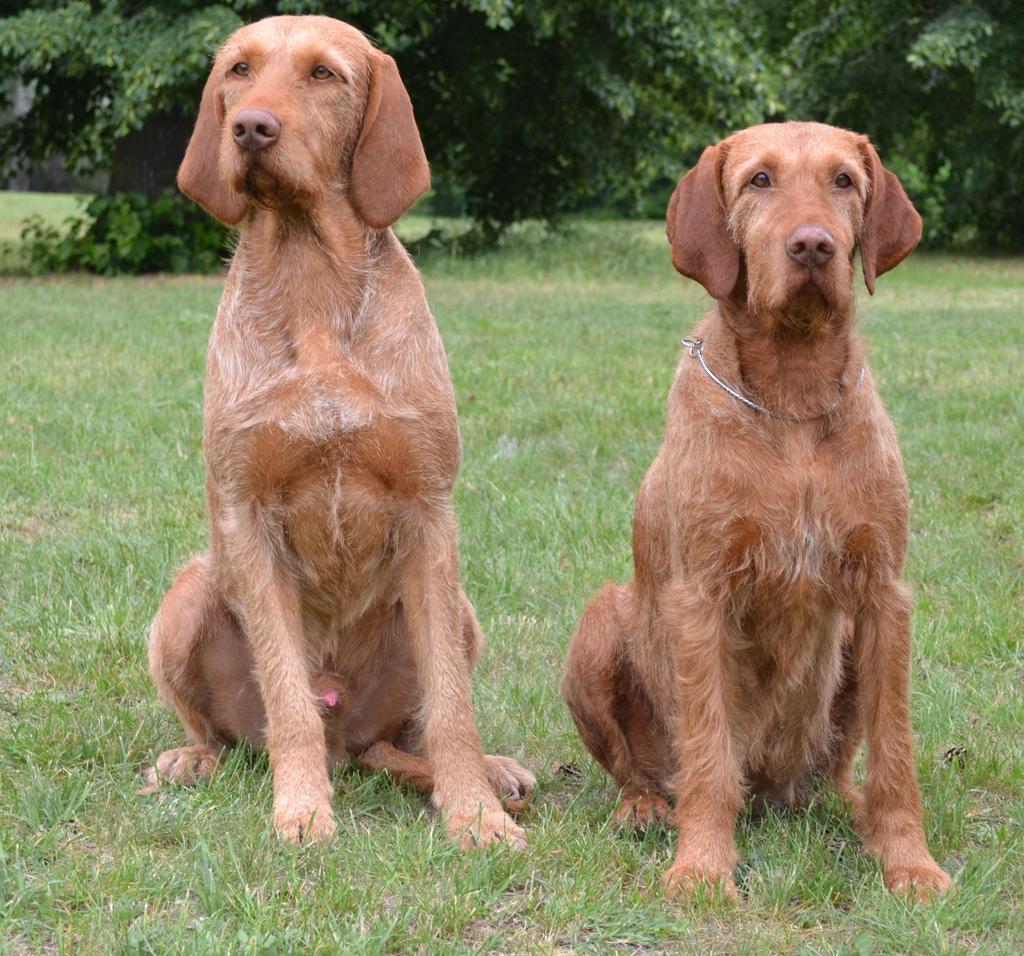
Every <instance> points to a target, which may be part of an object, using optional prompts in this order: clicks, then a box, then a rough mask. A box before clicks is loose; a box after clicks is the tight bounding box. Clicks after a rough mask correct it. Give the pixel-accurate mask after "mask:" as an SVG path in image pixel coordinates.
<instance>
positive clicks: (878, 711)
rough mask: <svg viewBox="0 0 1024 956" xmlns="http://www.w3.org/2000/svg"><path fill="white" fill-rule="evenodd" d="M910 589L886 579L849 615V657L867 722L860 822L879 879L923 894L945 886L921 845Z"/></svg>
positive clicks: (947, 881) (944, 877)
mask: <svg viewBox="0 0 1024 956" xmlns="http://www.w3.org/2000/svg"><path fill="white" fill-rule="evenodd" d="M910 630H911V629H910V595H909V593H908V591H907V588H906V586H905V585H904V584H903V583H902V582H899V581H892V582H890V583H889V584H888V585H886V586H883V587H880V588H879V589H878V590H877V592H876V593H874V594H872V595H871V602H870V603H869V604H867V605H866V606H865V607H864V608H862V609H861V611H860V613H859V615H858V618H857V633H856V636H855V658H856V662H857V682H858V686H859V687H860V688H861V693H862V695H863V697H862V706H863V712H864V719H865V723H866V726H867V737H868V762H867V781H866V784H865V787H864V801H865V812H864V817H865V819H864V821H863V825H864V828H865V831H866V832H865V836H866V839H867V843H866V848H867V850H868V852H869V853H871V854H873V855H874V856H877V857H878V858H879V859H880V860H881V861H882V876H883V878H884V880H885V885H886V886H887V887H888V888H889V889H891V890H894V891H896V892H903V893H908V892H912V893H914V894H915V895H916V896H917V898H918V899H925V898H927V897H929V896H931V895H932V894H933V893H936V892H942V891H944V890H945V889H947V888H948V887H949V884H950V879H949V877H948V876H947V875H946V874H945V873H944V872H943V871H942V870H941V869H939V867H938V865H937V864H936V863H935V860H934V859H932V855H931V853H929V851H928V844H927V842H926V840H925V835H924V821H923V816H924V814H923V810H922V807H921V793H920V790H919V789H918V785H917V774H916V772H915V769H914V752H913V739H912V730H911V724H910V643H911V634H910Z"/></svg>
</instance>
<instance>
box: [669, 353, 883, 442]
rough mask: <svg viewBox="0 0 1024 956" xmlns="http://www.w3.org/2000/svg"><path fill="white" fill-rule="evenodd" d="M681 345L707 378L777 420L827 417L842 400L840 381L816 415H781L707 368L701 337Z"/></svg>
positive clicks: (793, 422)
mask: <svg viewBox="0 0 1024 956" xmlns="http://www.w3.org/2000/svg"><path fill="white" fill-rule="evenodd" d="M681 344H682V346H683V348H685V349H686V350H687V351H688V352H689V353H690V358H695V359H696V360H697V361H698V362H700V367H701V368H702V369H704V371H705V372H706V373H707V376H708V378H710V379H711V381H712V382H714V383H715V384H716V385H717V386H718V387H719V388H721V389H722V390H723V391H724V392H728V394H730V395H731V396H732V397H733V398H735V399H736V401H738V402H742V403H743V404H744V405H746V406H747V408H752V409H753V410H754V411H755V412H761V413H762V414H764V415H767V416H768V417H769V418H774V419H775V420H776V421H779V422H788V423H789V424H791V425H798V424H800V423H802V422H814V421H817V420H818V419H820V418H827V417H828V416H829V415H831V414H832V413H833V412H834V411H835V410H836V409H837V408H838V407H839V403H840V402H841V401H842V400H843V395H844V390H843V385H842V382H840V383H839V394H838V395H837V396H836V400H835V401H834V402H833V403H832V404H831V405H829V407H828V408H826V409H825V411H823V412H818V414H817V415H807V416H806V417H803V418H796V417H794V416H792V415H783V414H782V413H781V412H776V411H772V409H770V408H765V407H764V406H763V405H758V404H757V402H755V401H752V400H751V399H749V398H747V396H746V395H744V394H743V393H742V392H741V391H739V390H738V389H735V388H733V387H732V386H731V385H730V384H729V383H728V382H723V381H722V379H720V378H719V377H718V376H717V375H716V374H715V373H714V372H712V371H711V369H710V368H708V363H707V362H706V361H705V360H704V340H703V339H683V340H682V343H681ZM865 371H866V366H863V365H862V366H861V369H860V374H859V375H858V376H857V381H856V382H854V384H853V388H852V389H851V390H850V392H851V394H852V393H853V392H855V391H856V390H857V389H858V387H859V386H860V383H861V382H863V381H864V372H865Z"/></svg>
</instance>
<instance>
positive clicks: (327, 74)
mask: <svg viewBox="0 0 1024 956" xmlns="http://www.w3.org/2000/svg"><path fill="white" fill-rule="evenodd" d="M309 75H310V76H311V77H313V79H314V80H329V79H330V78H331V77H332V76H334V73H333V72H331V71H330V70H328V69H327V67H326V66H315V67H313V72H312V73H310V74H309Z"/></svg>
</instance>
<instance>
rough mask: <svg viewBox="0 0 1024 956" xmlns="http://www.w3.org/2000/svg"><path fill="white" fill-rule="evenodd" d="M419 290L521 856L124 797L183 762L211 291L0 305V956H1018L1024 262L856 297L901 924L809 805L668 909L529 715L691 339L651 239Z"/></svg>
mask: <svg viewBox="0 0 1024 956" xmlns="http://www.w3.org/2000/svg"><path fill="white" fill-rule="evenodd" d="M423 226H424V224H423V223H422V222H419V223H416V222H414V223H412V224H411V228H413V229H417V230H421V229H422V228H423ZM3 235H5V234H4V233H3V232H2V231H0V237H2V236H3ZM421 266H422V269H423V273H424V277H425V282H426V287H427V294H428V296H429V299H430V302H431V304H432V307H433V310H434V313H435V315H436V317H437V321H438V324H439V325H440V328H441V331H442V334H443V335H444V339H445V342H446V345H447V348H448V355H449V360H450V363H451V368H452V373H453V376H454V379H455V387H456V393H457V397H458V402H459V410H460V414H461V422H462V434H463V441H464V459H463V462H464V463H463V468H462V474H461V478H460V480H459V485H458V490H457V496H456V497H457V507H458V513H459V519H460V524H461V531H462V556H463V567H464V582H465V586H466V590H467V591H468V593H469V594H470V596H471V597H472V598H473V600H474V601H475V602H476V605H477V608H478V609H479V613H480V618H481V621H482V622H483V624H484V628H485V630H486V632H487V634H488V636H489V645H488V648H487V650H486V652H485V654H484V656H483V659H482V661H481V663H480V666H479V669H478V671H477V675H476V683H475V699H476V704H477V711H478V717H479V724H480V729H481V733H482V735H483V738H484V742H485V745H486V747H487V748H488V749H489V750H491V751H495V752H501V753H510V754H513V755H515V756H517V757H518V758H519V759H520V760H522V761H523V762H524V763H526V764H527V765H528V766H530V767H531V768H533V769H534V770H535V772H536V773H537V776H538V778H539V781H540V786H539V791H538V794H537V797H536V800H535V802H534V804H533V806H532V807H531V808H530V809H529V810H528V811H527V813H526V814H525V815H524V825H525V826H526V828H527V831H528V835H529V838H530V841H531V843H530V848H529V850H527V851H526V852H524V853H522V854H519V855H516V854H514V853H512V852H509V851H507V850H505V849H500V848H499V849H490V850H487V851H481V852H476V853H471V854H466V855H463V854H460V853H458V852H457V851H455V850H454V849H453V848H451V847H450V846H449V845H448V844H447V842H446V841H445V839H444V835H443V829H442V827H441V826H440V825H439V824H438V823H437V822H436V821H435V819H434V818H433V816H432V814H431V812H430V811H429V809H428V806H427V804H426V802H425V801H424V800H423V799H422V798H421V797H420V796H418V795H417V794H416V793H414V792H410V791H407V790H405V789H402V788H400V787H398V786H396V785H395V784H394V783H392V782H391V781H390V780H389V779H387V778H386V777H384V776H371V775H367V774H364V773H362V772H360V771H358V770H355V769H350V770H346V771H344V772H341V773H340V774H339V775H338V778H337V787H336V797H335V807H336V810H337V814H338V818H339V823H340V826H339V831H338V836H337V839H336V840H335V841H334V842H333V843H332V844H330V845H328V846H324V847H310V848H303V849H295V848H293V847H289V846H284V845H281V844H279V843H278V842H277V841H276V840H275V839H274V838H273V836H272V833H271V830H270V810H271V790H270V779H269V775H268V770H267V765H266V761H265V759H264V758H260V757H255V758H254V757H251V756H248V755H246V754H244V753H241V752H236V753H235V754H233V755H232V756H231V758H230V759H229V760H228V762H227V765H226V767H225V768H224V770H223V772H222V773H221V774H220V775H219V776H218V777H217V779H216V780H215V782H214V783H212V784H211V785H210V786H207V787H203V788H200V789H197V790H194V791H187V790H168V791H164V792H162V793H161V794H159V795H156V796H149V797H140V796H136V795H135V790H136V788H137V787H139V786H140V773H139V771H140V768H141V767H142V766H143V765H144V764H145V763H146V762H147V761H149V760H150V759H152V757H153V756H154V755H155V754H156V753H157V752H159V751H160V750H161V749H164V748H166V747H169V746H173V745H176V744H178V743H180V742H183V740H184V737H183V734H182V730H181V728H180V726H179V725H178V723H177V721H176V719H175V718H174V717H173V716H172V715H171V714H170V713H169V712H168V711H167V710H166V709H165V708H164V707H163V706H161V705H160V704H159V703H158V701H157V699H156V695H155V693H154V691H153V688H152V686H151V685H150V683H149V680H148V677H147V675H146V650H145V639H146V628H147V625H148V623H149V620H150V619H151V617H152V615H153V613H154V611H155V609H156V607H157V604H158V602H159V600H160V598H161V595H162V593H163V591H164V589H165V588H166V587H167V584H168V582H169V580H170V577H171V575H172V574H173V572H174V569H175V568H176V567H177V566H178V565H180V564H181V563H182V562H183V561H184V560H185V559H186V558H187V556H188V555H189V554H190V553H192V552H193V551H196V550H199V549H202V548H204V547H205V541H206V529H205V524H204V502H203V466H202V458H201V452H200V432H201V416H202V375H203V363H204V352H205V345H206V338H207V334H208V331H209V327H210V323H211V321H212V318H213V314H214V311H215V309H216V304H217V300H218V297H219V294H220V287H221V280H220V279H219V278H217V277H211V278H168V277H154V278H146V279H137V280H128V279H125V280H98V279H93V278H89V277H72V278H49V279H38V280H37V279H18V278H7V279H2V280H0V370H2V371H0V387H2V390H3V391H2V411H0V556H2V569H3V573H2V575H0V628H2V635H3V637H2V642H0V948H3V947H6V948H7V949H8V951H11V952H14V953H33V952H76V953H77V952H108V951H118V952H169V953H189V952H195V953H220V952H232V953H269V952H296V953H311V952H324V953H334V952H345V953H363V952H365V953H380V952H400V951H401V952H410V951H411V952H418V951H420V952H476V951H495V952H509V953H523V952H531V953H532V952H538V953H553V952H594V953H603V952H611V951H623V952H638V951H643V952H648V951H666V952H701V953H712V952H728V953H734V952H735V953H766V952H793V951H800V952H804V953H838V952H849V953H856V954H867V953H910V952H927V953H932V954H939V953H948V952H966V951H980V952H985V953H1005V954H1019V953H1021V952H1024V917H1022V914H1021V895H1022V889H1024V840H1022V836H1021V833H1022V829H1021V827H1022V824H1024V733H1022V709H1024V702H1022V696H1021V689H1022V686H1024V583H1022V582H1024V557H1022V554H1024V548H1022V544H1024V541H1022V528H1024V483H1022V479H1021V475H1022V474H1024V389H1022V385H1021V372H1022V369H1024V319H1022V315H1021V303H1022V301H1024V260H1007V259H967V258H946V257H941V256H927V255H916V256H914V257H913V258H912V259H911V260H910V262H909V263H908V264H906V265H905V266H903V267H901V268H900V269H898V270H896V271H895V272H894V273H892V274H891V275H888V276H885V277H884V278H882V279H881V280H880V282H879V289H878V294H877V296H876V297H875V298H874V299H869V298H868V297H867V295H866V294H865V295H863V297H862V302H861V305H862V321H863V326H864V330H865V333H866V335H867V336H868V338H869V340H870V342H871V362H872V367H873V369H874V371H875V373H876V376H877V378H878V381H879V383H880V388H881V391H882V394H883V397H884V399H885V401H886V404H887V406H888V408H889V411H890V413H891V414H892V416H893V418H894V419H895V421H896V424H897V427H898V429H899V434H900V437H901V441H902V447H903V451H904V456H905V458H906V463H907V468H908V471H909V474H910V486H911V490H912V495H913V536H912V542H911V552H910V564H909V569H908V574H909V578H910V580H911V582H912V584H913V586H914V590H915V594H916V605H915V615H914V623H915V635H916V652H915V658H914V661H915V664H914V692H913V714H914V724H915V730H916V738H917V761H918V770H919V773H920V779H921V784H922V791H923V795H924V801H925V807H926V824H927V830H928V836H929V840H930V844H931V847H932V850H933V852H934V854H935V856H936V858H937V859H938V861H939V863H940V864H941V865H942V866H943V867H944V868H945V869H946V870H947V871H948V872H949V873H950V874H952V875H953V877H954V879H955V892H954V893H953V894H952V895H950V896H948V897H946V898H944V899H942V900H940V901H938V902H936V903H934V904H931V905H922V906H915V905H908V904H907V903H906V902H904V901H903V900H902V899H899V898H895V897H893V896H891V895H889V894H887V893H886V892H885V890H884V889H883V887H882V881H881V875H880V871H879V867H878V865H877V864H876V863H875V862H874V861H872V860H871V859H869V858H868V857H866V856H865V855H864V854H863V853H862V852H861V849H860V844H859V840H858V838H857V837H856V835H855V834H854V832H853V831H852V830H851V827H850V823H849V819H848V817H847V815H846V813H845V812H844V811H843V809H842V807H841V805H840V803H839V801H838V799H837V798H836V797H835V796H834V795H832V794H831V792H829V791H828V790H826V789H824V788H822V789H821V790H820V791H819V792H817V793H816V794H815V795H814V797H813V800H812V802H811V806H810V807H809V808H808V809H805V810H799V811H793V812H790V813H787V814H784V815H780V816H769V817H768V818H766V819H761V820H758V821H756V822H755V821H752V820H749V819H744V820H743V821H742V823H741V826H740V829H739V844H740V850H741V853H742V856H743V863H742V865H741V868H740V871H739V873H738V880H739V884H740V889H741V893H742V895H743V901H742V902H741V903H740V904H738V905H735V906H728V905H724V904H719V903H708V902H704V903H699V904H680V903H677V902H673V901H670V900H667V899H666V898H665V897H664V896H663V895H662V893H661V890H660V882H659V880H660V876H661V874H662V873H663V872H664V871H665V869H666V868H667V867H668V865H669V862H670V859H671V855H672V850H673V845H674V840H673V836H672V834H671V833H669V832H667V831H661V830H655V831H652V832H648V833H647V834H646V835H644V836H638V835H635V834H633V833H631V832H622V831H619V830H618V829H616V827H615V826H614V824H613V823H612V821H611V815H612V812H613V810H614V808H615V805H616V794H615V790H614V788H613V786H612V785H611V783H610V780H609V779H608V778H607V777H606V776H604V775H603V774H602V772H601V771H600V770H599V768H598V767H597V766H596V765H595V763H594V762H593V761H592V760H591V759H590V758H589V756H587V755H586V753H585V751H584V749H583V747H582V745H581V743H580V741H579V739H578V738H577V736H576V734H575V732H574V730H573V727H572V723H571V721H570V719H569V716H568V714H567V712H566V710H565V708H564V707H563V705H562V702H561V699H560V697H559V694H558V680H559V676H560V672H561V662H562V659H563V655H564V652H565V648H566V644H567V642H568V640H569V637H570V635H571V634H572V632H573V629H574V627H575V623H576V620H577V618H578V616H579V614H580V612H581V610H582V608H583V606H584V603H585V602H586V600H587V599H588V597H589V595H590V594H591V593H592V592H593V591H594V590H595V589H596V588H597V587H598V586H599V585H600V584H601V583H602V582H603V581H605V580H606V579H608V578H616V579H620V580H621V579H624V578H625V577H627V576H628V575H629V573H630V543H629V542H630V521H631V510H632V503H633V497H634V494H635V492H636V488H637V485H638V482H639V480H640V477H641V475H642V474H643V472H644V470H645V468H646V467H647V465H648V463H649V461H650V460H651V458H652V456H653V455H654V453H655V451H656V449H657V447H658V445H659V443H660V441H661V433H662V424H663V409H664V400H665V395H666V393H667V390H668V387H669V384H670V382H671V379H672V375H673V371H674V368H675V365H676V363H677V361H678V358H679V346H678V342H679V338H680V337H681V335H683V334H684V333H685V332H686V331H687V330H688V329H689V328H690V327H691V326H692V325H693V324H694V322H695V321H696V320H697V318H698V317H699V315H700V314H701V312H702V311H703V310H704V309H705V308H706V307H707V300H706V297H705V296H704V295H703V293H702V291H701V290H700V289H699V288H698V287H697V286H696V285H695V284H694V283H691V282H688V281H685V280H683V279H682V278H681V277H680V276H678V275H676V274H675V273H674V272H673V270H672V268H671V265H670V263H669V257H668V247H667V244H666V242H665V240H664V234H663V231H662V227H661V225H660V224H659V223H620V222H601V223H578V224H576V225H574V226H573V227H572V228H571V229H570V230H569V231H567V232H566V233H564V234H561V235H558V236H554V237H546V236H544V235H543V234H542V233H541V232H540V231H539V230H531V229H526V230H523V231H522V232H520V233H518V234H516V235H515V236H514V237H513V238H512V239H511V240H510V241H509V242H508V243H507V244H506V247H505V248H504V249H502V250H499V251H498V252H495V253H493V254H489V255H485V256H482V257H478V258H470V259H466V258H458V257H452V256H441V255H440V254H432V255H431V256H430V257H428V258H426V259H425V260H424V261H423V262H422V263H421ZM953 747H959V748H963V753H962V755H961V756H959V757H952V758H950V757H947V756H946V754H947V751H949V749H950V748H953Z"/></svg>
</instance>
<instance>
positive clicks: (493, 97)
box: [0, 0, 771, 231]
mask: <svg viewBox="0 0 1024 956" xmlns="http://www.w3.org/2000/svg"><path fill="white" fill-rule="evenodd" d="M742 6H743V5H742V4H740V3H734V2H729V0H726V2H724V3H723V2H718V3H715V2H712V0H695V2H693V3H691V4H689V5H688V6H687V7H686V8H685V11H684V9H683V8H682V7H681V6H679V5H674V4H665V3H658V2H652V0H640V2H628V0H608V2H605V3H602V4H594V3H591V2H584V0H556V2H551V0H402V2H398V0H350V2H348V3H335V4H331V3H325V2H304V0H279V2H269V3H268V2H258V0H227V2H224V3H220V4H210V3H203V2H189V0H172V2H160V3H154V2H127V0H106V2H93V3H88V2H85V0H73V2H70V3H67V4H58V3H40V4H37V5H36V6H35V7H34V8H33V9H31V10H27V11H24V12H22V13H20V14H17V15H13V16H9V17H7V18H5V19H2V20H0V63H2V64H3V66H0V88H2V86H3V81H4V80H12V79H17V80H19V81H20V82H22V83H24V84H27V85H29V87H30V88H31V90H32V91H33V97H34V98H33V101H32V107H31V109H30V111H29V112H28V113H27V114H25V115H24V116H22V117H20V118H17V119H16V120H15V121H13V122H11V123H9V124H8V125H7V126H6V127H5V128H4V130H3V133H2V134H0V161H3V162H5V163H7V164H8V165H10V164H11V163H12V162H14V161H17V159H18V158H19V157H26V158H29V159H32V160H39V159H43V158H45V157H47V156H48V155H50V154H52V153H54V152H58V153H63V154H64V155H65V156H66V158H67V161H68V162H69V163H70V164H71V165H72V166H73V167H75V168H78V169H81V170H89V169H94V168H96V167H101V166H105V165H108V164H111V163H112V164H113V169H112V178H111V185H112V188H114V189H133V190H136V191H142V192H146V193H148V194H150V195H155V194H156V193H157V192H159V190H160V189H161V188H163V187H164V186H166V185H168V184H169V183H170V181H171V179H172V174H173V170H174V167H175V166H176V164H177V162H178V160H179V159H180V156H181V154H182V152H183V149H184V143H185V139H186V138H187V135H188V132H189V130H190V128H191V122H192V119H193V116H194V111H195V108H196V104H197V103H198V102H199V95H200V92H201V89H202V84H203V81H204V79H205V74H206V72H207V69H208V66H209V60H210V56H211V54H212V52H213V51H214V50H215V49H216V48H217V47H218V45H219V44H220V43H221V42H222V41H223V39H224V38H225V37H226V36H227V35H228V34H229V33H231V32H232V31H233V30H234V29H235V28H236V27H238V26H239V25H240V24H241V23H242V22H243V21H247V20H254V19H258V18H259V17H262V16H266V15H270V14H274V13H313V12H316V13H328V14H331V15H334V16H338V17H340V18H342V19H345V20H348V21H349V22H351V23H353V24H354V25H356V26H358V27H360V28H361V29H363V30H364V31H365V32H367V33H368V34H369V35H370V36H371V37H372V38H374V39H375V40H376V41H377V42H378V43H379V44H380V45H381V46H382V47H383V48H385V49H386V50H387V51H388V52H390V53H392V54H393V55H394V56H395V57H396V59H397V60H398V63H399V67H400V69H401V72H402V75H403V77H404V79H405V82H406V85H407V86H408V88H409V91H410V95H411V97H412V100H413V103H414V105H415V108H416V114H417V118H418V121H419V123H420V126H421V130H422V132H423V137H424V142H425V144H426V147H427V152H428V155H429V156H430V158H431V160H432V164H433V167H434V170H435V178H436V180H437V181H438V182H439V183H440V184H441V185H442V186H444V187H447V191H448V192H449V193H451V192H458V193H459V194H461V195H463V196H464V202H465V209H466V211H467V212H468V213H469V214H470V215H472V216H474V217H475V218H476V219H477V220H478V221H480V222H481V223H483V224H485V225H486V226H487V227H489V228H490V229H491V231H496V230H498V229H499V228H500V227H501V226H503V225H505V224H507V223H509V222H512V221H515V220H516V219H520V218H524V217H527V216H540V217H545V218H553V217H557V216H558V215H560V214H561V213H563V212H565V211H567V210H570V209H573V208H576V207H578V206H579V205H580V203H581V202H584V201H586V200H588V199H591V200H592V199H594V198H595V197H603V196H605V195H607V194H608V193H609V192H610V191H615V192H616V193H618V194H626V195H629V194H635V193H637V192H639V191H640V190H642V189H643V187H644V186H645V184H646V183H648V182H650V181H651V179H652V178H654V177H656V176H658V175H665V174H666V173H669V172H671V173H674V174H675V173H678V171H679V170H680V168H681V167H682V166H683V165H684V156H683V155H681V154H683V153H685V154H687V156H686V158H693V156H694V155H695V153H696V151H697V149H698V148H699V146H700V144H701V143H703V142H704V141H705V140H707V139H708V138H713V137H714V136H715V135H717V134H718V132H720V131H721V130H722V129H723V128H725V127H728V126H729V125H743V124H745V123H746V122H752V121H756V120H757V119H758V118H759V117H760V116H761V115H762V114H763V112H764V111H765V110H766V109H768V108H769V107H770V106H771V82H770V80H769V79H768V77H769V76H770V71H768V70H766V69H765V67H764V64H762V63H761V62H760V60H759V58H758V57H757V55H756V54H755V53H753V52H752V50H753V48H752V47H751V45H750V43H749V37H747V36H744V35H743V34H742V33H741V32H740V31H739V29H738V28H737V27H736V26H735V24H736V23H740V22H742V19H743V18H742V16H740V15H739V13H740V10H741V8H742Z"/></svg>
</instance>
